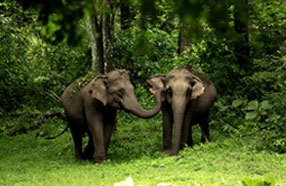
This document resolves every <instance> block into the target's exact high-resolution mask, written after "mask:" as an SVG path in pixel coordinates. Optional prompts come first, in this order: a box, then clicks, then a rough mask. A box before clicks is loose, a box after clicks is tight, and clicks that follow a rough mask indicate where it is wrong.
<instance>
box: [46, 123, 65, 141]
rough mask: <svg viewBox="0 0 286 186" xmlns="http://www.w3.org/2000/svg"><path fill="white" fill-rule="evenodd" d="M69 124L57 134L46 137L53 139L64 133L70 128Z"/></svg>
mask: <svg viewBox="0 0 286 186" xmlns="http://www.w3.org/2000/svg"><path fill="white" fill-rule="evenodd" d="M68 128H69V126H68V125H67V126H66V128H65V129H64V130H63V131H62V132H61V133H59V134H57V135H55V136H50V137H46V139H47V140H51V139H55V138H57V137H59V136H61V135H62V134H63V133H65V132H66V131H67V130H68Z"/></svg>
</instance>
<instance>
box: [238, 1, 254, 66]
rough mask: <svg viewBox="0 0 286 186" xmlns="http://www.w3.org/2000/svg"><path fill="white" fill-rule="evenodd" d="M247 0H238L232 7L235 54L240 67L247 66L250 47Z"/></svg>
mask: <svg viewBox="0 0 286 186" xmlns="http://www.w3.org/2000/svg"><path fill="white" fill-rule="evenodd" d="M248 21H249V13H248V0H240V2H239V3H237V4H236V5H235V7H234V29H235V32H236V34H237V38H236V43H235V55H236V59H237V63H239V65H240V67H241V68H242V69H247V68H248V66H249V58H250V48H249V37H248Z"/></svg>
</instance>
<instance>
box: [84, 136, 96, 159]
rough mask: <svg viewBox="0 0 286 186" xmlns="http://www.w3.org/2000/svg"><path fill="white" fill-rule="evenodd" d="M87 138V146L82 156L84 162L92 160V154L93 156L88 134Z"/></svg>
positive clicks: (91, 143)
mask: <svg viewBox="0 0 286 186" xmlns="http://www.w3.org/2000/svg"><path fill="white" fill-rule="evenodd" d="M88 137H89V140H88V144H87V146H86V147H85V150H84V153H83V156H84V159H86V160H92V159H93V154H94V145H93V141H92V136H91V134H90V132H89V133H88Z"/></svg>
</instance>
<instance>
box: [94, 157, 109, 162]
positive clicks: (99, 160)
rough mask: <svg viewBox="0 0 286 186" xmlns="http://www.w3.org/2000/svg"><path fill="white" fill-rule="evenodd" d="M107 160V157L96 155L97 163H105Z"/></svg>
mask: <svg viewBox="0 0 286 186" xmlns="http://www.w3.org/2000/svg"><path fill="white" fill-rule="evenodd" d="M106 160H107V159H106V157H95V163H104V162H105V161H106Z"/></svg>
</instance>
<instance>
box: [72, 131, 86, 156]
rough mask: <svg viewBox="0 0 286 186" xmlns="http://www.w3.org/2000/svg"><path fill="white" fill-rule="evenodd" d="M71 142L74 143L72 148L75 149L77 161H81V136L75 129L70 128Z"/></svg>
mask: <svg viewBox="0 0 286 186" xmlns="http://www.w3.org/2000/svg"><path fill="white" fill-rule="evenodd" d="M70 129H71V133H72V137H73V141H74V147H75V155H76V159H77V160H83V159H84V158H83V154H82V134H81V133H80V132H79V131H80V130H78V129H77V128H75V127H70Z"/></svg>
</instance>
